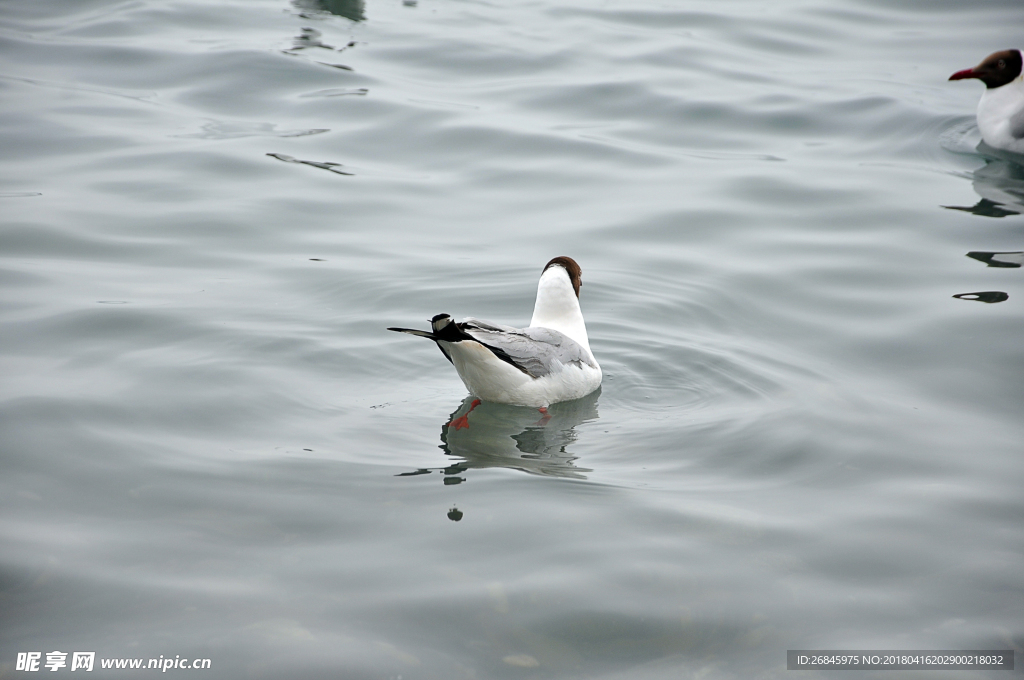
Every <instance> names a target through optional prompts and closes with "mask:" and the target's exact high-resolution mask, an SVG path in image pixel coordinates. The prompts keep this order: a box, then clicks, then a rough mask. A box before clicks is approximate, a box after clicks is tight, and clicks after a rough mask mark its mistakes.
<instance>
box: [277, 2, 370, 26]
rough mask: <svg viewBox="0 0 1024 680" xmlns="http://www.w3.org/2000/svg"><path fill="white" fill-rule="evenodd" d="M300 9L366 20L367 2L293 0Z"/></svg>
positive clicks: (355, 19) (354, 19)
mask: <svg viewBox="0 0 1024 680" xmlns="http://www.w3.org/2000/svg"><path fill="white" fill-rule="evenodd" d="M293 4H294V5H295V6H296V7H298V8H299V9H300V10H307V11H314V12H328V13H330V14H336V15H337V16H339V17H345V18H346V19H349V20H350V21H365V20H366V3H365V2H364V1H363V0H293Z"/></svg>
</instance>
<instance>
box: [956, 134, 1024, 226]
mask: <svg viewBox="0 0 1024 680" xmlns="http://www.w3.org/2000/svg"><path fill="white" fill-rule="evenodd" d="M978 151H980V152H981V153H982V155H983V156H984V157H985V165H984V166H982V167H980V168H978V169H977V170H975V171H974V172H973V173H972V174H971V180H972V182H973V184H974V191H975V192H977V194H978V196H980V197H981V198H980V200H979V201H978V202H977V203H976V204H974V205H972V206H960V205H944V206H942V207H943V208H947V209H949V210H963V211H964V212H969V213H972V214H974V215H980V216H982V217H1006V216H1007V215H1020V214H1021V213H1024V165H1021V163H1024V158H1022V157H1019V156H1016V155H1014V154H1007V153H1003V152H1001V151H998V150H996V149H993V148H991V147H990V146H988V145H986V144H985V143H984V142H982V143H981V144H980V145H979V146H978Z"/></svg>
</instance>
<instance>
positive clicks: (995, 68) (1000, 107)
mask: <svg viewBox="0 0 1024 680" xmlns="http://www.w3.org/2000/svg"><path fill="white" fill-rule="evenodd" d="M1022 61H1024V60H1022V59H1021V53H1020V50H1003V51H1002V52H995V53H993V54H990V55H989V56H987V57H985V60H984V61H983V62H981V63H980V64H978V65H977V66H975V67H974V68H967V69H964V70H963V71H957V72H956V73H954V74H953V75H951V76H950V77H949V79H950V80H965V79H967V78H977V79H978V80H980V81H981V82H983V83H985V91H984V92H982V93H981V101H979V102H978V129H979V130H980V131H981V138H982V139H983V140H985V143H986V144H988V145H989V146H991V147H992V148H993V149H1002V150H1004V151H1012V152H1014V153H1024V77H1022V76H1021V66H1022Z"/></svg>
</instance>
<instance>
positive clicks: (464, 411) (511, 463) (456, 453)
mask: <svg viewBox="0 0 1024 680" xmlns="http://www.w3.org/2000/svg"><path fill="white" fill-rule="evenodd" d="M600 393H601V390H597V391H596V392H594V393H592V394H589V395H587V396H585V397H583V398H582V399H576V400H575V401H564V402H561V403H558V404H552V405H551V406H549V407H548V409H547V411H548V412H547V414H546V415H545V414H543V413H541V412H540V411H538V410H537V409H535V408H526V407H522V406H506V405H504V404H490V403H487V402H481V401H480V400H478V399H477V398H476V397H473V396H469V397H466V398H465V399H464V400H463V401H462V403H461V404H460V405H459V407H458V408H457V409H455V412H454V413H452V415H451V417H450V418H449V419H448V420H447V421H446V422H445V423H444V424H443V425H442V426H441V445H440V447H439V448H440V449H441V450H442V451H444V452H445V455H447V456H451V457H452V458H454V459H455V460H453V461H452V463H451V465H448V466H447V467H438V468H420V469H419V470H414V471H412V472H403V473H401V474H400V475H398V476H399V477H411V476H416V475H427V474H433V473H435V472H437V473H440V474H441V475H442V479H443V481H444V483H445V484H460V483H462V482H464V481H466V477H465V476H463V475H464V474H465V473H466V472H468V471H469V470H471V469H474V468H493V467H503V468H510V469H513V470H521V471H523V472H528V473H530V474H533V475H545V476H549V477H568V478H572V479H586V476H585V475H584V474H583V473H584V472H590V470H589V469H587V468H582V467H577V466H576V465H574V461H575V460H576V456H574V455H573V454H571V453H570V452H569V451H568V448H569V447H570V445H571V444H572V443H573V442H575V441H576V437H577V435H578V433H577V432H576V426H577V425H580V424H582V423H585V422H587V421H589V420H595V419H596V418H597V398H598V395H599V394H600ZM449 517H451V515H449ZM459 518H460V519H461V513H460V514H459ZM456 521H457V520H456Z"/></svg>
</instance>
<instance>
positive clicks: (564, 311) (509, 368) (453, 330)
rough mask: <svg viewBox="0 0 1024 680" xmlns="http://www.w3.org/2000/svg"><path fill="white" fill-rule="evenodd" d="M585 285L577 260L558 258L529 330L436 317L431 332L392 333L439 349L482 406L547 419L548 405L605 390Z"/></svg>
mask: <svg viewBox="0 0 1024 680" xmlns="http://www.w3.org/2000/svg"><path fill="white" fill-rule="evenodd" d="M581 285H582V279H581V270H580V266H579V265H578V264H576V261H575V260H573V259H572V258H571V257H556V258H555V259H553V260H551V261H550V262H548V263H547V265H545V266H544V271H543V272H542V273H541V275H540V282H539V283H538V284H537V302H536V303H535V305H534V308H533V319H532V320H531V321H530V325H529V326H528V327H527V328H513V327H511V326H505V325H502V324H497V323H491V322H489V321H481V320H479V319H473V318H467V319H466V320H465V321H460V322H458V323H456V322H455V321H454V320H453V319H452V317H450V316H449V315H447V314H438V315H437V316H435V317H434V318H433V319H431V320H430V324H431V330H430V331H420V330H414V329H411V328H389V329H388V330H389V331H397V332H399V333H409V334H410V335H418V336H420V337H422V338H429V339H430V340H433V341H434V342H436V343H437V346H438V347H439V348H441V352H442V353H443V354H444V356H445V357H446V358H447V359H448V361H450V362H451V363H452V365H454V366H455V370H456V371H458V372H459V377H460V378H462V382H463V383H465V385H466V389H468V390H469V391H470V393H471V394H473V395H475V396H477V397H479V398H480V399H483V400H484V401H489V402H497V403H500V404H516V405H519V406H532V407H535V408H539V409H540V410H541V411H542V412H544V413H546V407H547V406H548V405H549V404H554V403H556V402H559V401H569V400H571V399H579V398H580V397H583V396H586V395H588V394H590V393H591V392H593V391H594V390H596V389H597V388H598V387H600V386H601V367H600V366H599V365H598V363H597V360H596V359H595V358H594V354H593V353H592V352H591V351H590V340H589V338H588V337H587V326H586V324H585V323H584V321H583V312H582V311H581V310H580V301H579V295H580V286H581ZM467 415H468V413H467Z"/></svg>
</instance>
